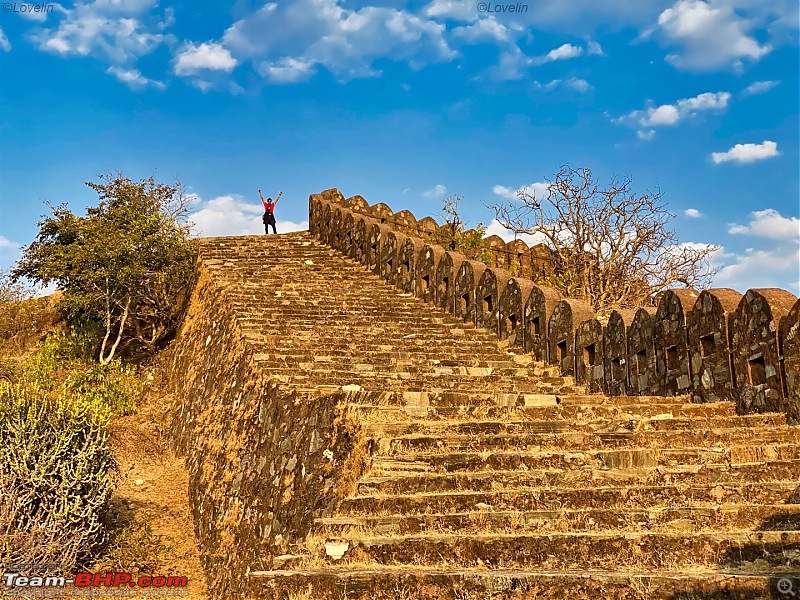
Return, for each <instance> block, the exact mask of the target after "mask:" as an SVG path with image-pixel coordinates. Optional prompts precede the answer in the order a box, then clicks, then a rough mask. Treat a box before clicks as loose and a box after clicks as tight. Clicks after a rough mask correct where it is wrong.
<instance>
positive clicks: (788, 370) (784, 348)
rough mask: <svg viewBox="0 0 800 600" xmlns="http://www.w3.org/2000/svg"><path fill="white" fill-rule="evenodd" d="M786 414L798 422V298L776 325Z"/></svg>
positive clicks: (799, 345)
mask: <svg viewBox="0 0 800 600" xmlns="http://www.w3.org/2000/svg"><path fill="white" fill-rule="evenodd" d="M778 341H779V342H780V343H779V349H780V352H781V360H782V370H781V371H782V372H781V375H782V378H783V384H784V396H785V398H786V402H787V411H786V413H787V415H788V416H789V418H791V419H792V420H793V421H794V422H795V423H798V422H800V300H797V302H795V303H794V305H793V306H792V308H791V310H789V312H788V313H787V314H786V316H785V317H781V320H780V323H779V327H778Z"/></svg>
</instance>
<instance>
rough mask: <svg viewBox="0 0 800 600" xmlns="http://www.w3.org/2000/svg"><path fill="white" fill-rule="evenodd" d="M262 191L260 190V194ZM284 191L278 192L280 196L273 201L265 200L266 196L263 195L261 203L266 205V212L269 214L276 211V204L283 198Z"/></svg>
mask: <svg viewBox="0 0 800 600" xmlns="http://www.w3.org/2000/svg"><path fill="white" fill-rule="evenodd" d="M260 193H261V192H260V191H259V194H260ZM282 193H283V192H278V196H277V197H276V198H275V200H273V201H272V202H268V201H267V200H264V196H261V203H262V204H263V205H264V212H266V213H267V214H268V215H271V214H272V213H273V212H275V205H276V204H277V203H278V200H280V199H281V194H282Z"/></svg>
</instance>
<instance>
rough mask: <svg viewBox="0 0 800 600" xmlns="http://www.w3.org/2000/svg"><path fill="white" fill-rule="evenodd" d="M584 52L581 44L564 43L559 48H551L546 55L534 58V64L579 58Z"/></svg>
mask: <svg viewBox="0 0 800 600" xmlns="http://www.w3.org/2000/svg"><path fill="white" fill-rule="evenodd" d="M582 54H583V48H581V47H580V46H573V45H572V44H562V45H561V46H559V47H558V48H554V49H553V50H550V52H548V53H547V54H545V55H544V56H537V57H535V58H533V59H532V62H533V64H536V65H542V64H544V63H548V62H553V61H556V60H568V59H570V58H577V57H578V56H581V55H582Z"/></svg>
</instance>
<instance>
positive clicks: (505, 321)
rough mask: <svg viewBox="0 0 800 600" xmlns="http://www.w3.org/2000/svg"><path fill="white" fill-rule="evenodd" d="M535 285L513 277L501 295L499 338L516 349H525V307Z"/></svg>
mask: <svg viewBox="0 0 800 600" xmlns="http://www.w3.org/2000/svg"><path fill="white" fill-rule="evenodd" d="M533 285H534V284H533V282H532V281H528V280H526V279H519V278H517V277H511V278H510V279H509V280H508V283H507V284H506V286H505V289H504V290H503V293H502V294H500V302H499V314H498V323H497V332H498V336H499V338H500V339H501V340H505V341H507V342H508V344H509V345H510V346H512V347H515V348H522V349H524V347H525V336H524V332H525V306H526V305H527V303H528V299H529V298H530V295H531V291H532V290H533Z"/></svg>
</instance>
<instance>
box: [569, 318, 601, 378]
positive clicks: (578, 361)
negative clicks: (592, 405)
mask: <svg viewBox="0 0 800 600" xmlns="http://www.w3.org/2000/svg"><path fill="white" fill-rule="evenodd" d="M604 353H605V346H604V338H603V325H602V324H601V323H600V321H599V320H597V319H587V320H585V321H582V322H581V323H580V324H579V325H578V328H577V329H576V330H575V381H576V382H577V383H582V384H584V385H585V386H587V387H588V388H589V391H590V392H602V391H603V390H604V389H605V387H606V385H605V361H604V358H603V357H604V356H605V354H604Z"/></svg>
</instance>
